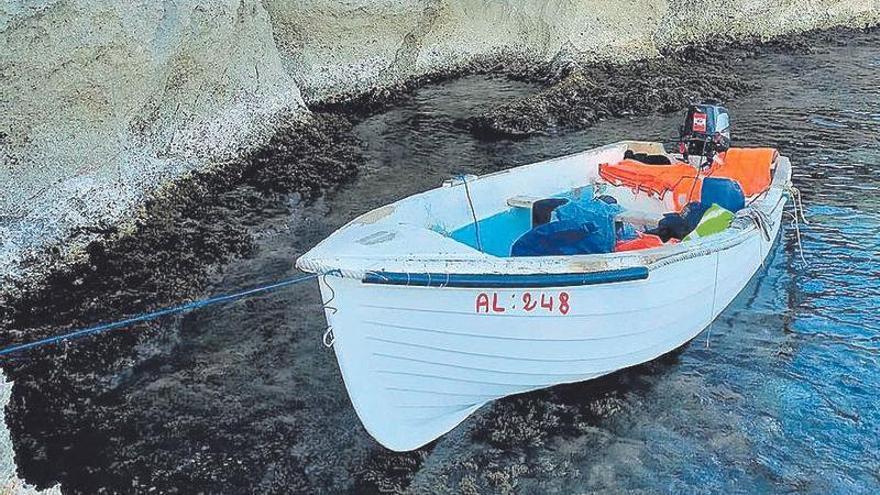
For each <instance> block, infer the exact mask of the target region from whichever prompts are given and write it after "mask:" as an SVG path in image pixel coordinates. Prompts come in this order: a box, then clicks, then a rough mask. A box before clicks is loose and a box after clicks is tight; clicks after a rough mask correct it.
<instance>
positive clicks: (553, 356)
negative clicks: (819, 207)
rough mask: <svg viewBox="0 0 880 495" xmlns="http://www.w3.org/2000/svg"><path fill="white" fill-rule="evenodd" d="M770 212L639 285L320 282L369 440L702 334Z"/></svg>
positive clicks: (754, 256)
mask: <svg viewBox="0 0 880 495" xmlns="http://www.w3.org/2000/svg"><path fill="white" fill-rule="evenodd" d="M768 213H769V220H770V222H769V234H770V236H769V239H768V238H766V237H764V235H762V233H761V232H760V231H759V230H757V229H755V230H752V231H751V233H750V235H748V236H747V237H746V238H745V239H743V240H741V242H738V243H735V244H734V245H731V246H729V247H727V248H724V249H720V250H709V251H706V252H697V253H693V254H692V255H691V256H688V257H686V258H684V259H680V260H677V261H675V262H671V263H668V264H663V265H658V266H655V267H652V268H651V269H650V272H649V273H648V275H647V277H646V278H642V279H635V280H626V279H624V280H623V281H612V282H608V283H596V284H591V285H581V284H571V285H569V284H565V285H560V286H546V284H534V283H529V282H528V281H524V282H522V284H521V285H522V286H520V287H497V286H493V285H492V284H487V285H486V286H485V287H480V286H479V284H474V283H471V284H469V285H470V286H468V287H451V286H449V285H448V284H444V283H440V284H439V286H438V284H437V283H436V282H435V283H433V284H431V283H429V284H422V285H421V286H415V285H406V284H404V285H398V284H394V283H390V281H388V282H389V283H383V280H376V279H373V280H369V281H366V282H365V281H364V280H361V279H357V278H351V277H337V276H326V277H322V278H321V291H322V296H323V298H324V301H325V303H326V304H327V306H328V307H327V309H326V316H327V320H328V323H329V325H330V326H331V327H332V330H333V335H334V344H333V347H334V349H335V352H336V356H337V360H338V362H339V367H340V370H341V372H342V376H343V379H344V381H345V385H346V388H347V390H348V393H349V396H350V397H351V401H352V404H353V405H354V408H355V410H356V411H357V414H358V415H359V417H360V418H361V420H362V422H363V424H364V426H365V427H366V429H367V431H368V432H369V433H370V434H371V435H372V436H373V437H374V438H375V439H376V440H378V441H379V442H380V443H381V444H382V445H384V446H385V447H387V448H389V449H392V450H396V451H406V450H412V449H415V448H418V447H420V446H422V445H424V444H426V443H428V442H430V441H432V440H434V439H436V438H438V437H439V436H441V435H443V434H444V433H446V432H447V431H449V430H451V429H452V428H454V427H455V426H456V425H458V424H459V423H460V422H461V421H463V420H464V419H465V418H467V417H468V416H469V415H470V414H472V413H473V412H474V411H475V410H477V409H478V408H479V407H480V406H482V405H483V404H486V403H487V402H489V401H492V400H494V399H497V398H500V397H504V396H507V395H511V394H517V393H521V392H525V391H529V390H535V389H540V388H544V387H549V386H553V385H557V384H562V383H571V382H579V381H584V380H589V379H592V378H596V377H598V376H602V375H605V374H608V373H611V372H614V371H617V370H620V369H623V368H627V367H630V366H635V365H638V364H641V363H644V362H647V361H650V360H652V359H654V358H656V357H659V356H661V355H663V354H665V353H668V352H670V351H672V350H674V349H676V348H678V347H680V346H681V345H683V344H685V343H686V342H688V341H689V340H691V339H693V338H694V337H696V336H697V335H698V334H699V333H700V332H701V331H702V330H704V329H705V328H706V327H707V326H708V325H709V324H710V323H711V322H712V320H713V319H714V318H715V317H716V316H717V315H718V314H719V313H720V312H721V311H722V310H723V309H724V308H725V307H727V305H728V304H729V303H730V302H731V301H732V300H733V299H734V298H735V297H736V295H737V294H738V293H739V292H740V291H741V290H742V289H743V287H744V286H745V285H746V284H747V283H748V282H749V280H750V279H751V278H752V277H753V276H754V274H755V272H756V271H757V270H758V269H759V268H760V267H761V265H762V263H763V261H764V258H765V257H766V255H767V253H768V252H769V250H770V248H771V246H772V244H773V241H774V240H775V238H776V236H777V234H778V230H779V225H780V222H781V215H782V202H780V203H779V204H777V205H776V208H774V209H773V211H771V212H768ZM441 286H442V287H441Z"/></svg>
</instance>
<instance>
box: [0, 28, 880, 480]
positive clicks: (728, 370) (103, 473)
mask: <svg viewBox="0 0 880 495" xmlns="http://www.w3.org/2000/svg"><path fill="white" fill-rule="evenodd" d="M736 69H737V70H740V71H741V72H740V73H743V74H760V75H761V76H760V79H759V80H758V82H759V83H760V84H761V89H759V90H758V91H756V92H754V93H752V94H750V95H749V96H748V97H746V98H743V99H740V100H736V101H731V102H728V106H729V108H730V110H731V113H732V116H733V126H734V127H733V136H734V142H735V144H736V145H769V146H775V147H777V148H779V149H780V151H781V152H782V153H783V154H785V155H787V156H789V157H791V159H792V162H793V164H794V183H795V185H796V186H797V187H799V188H800V190H801V191H802V192H803V198H804V205H805V207H806V212H807V217H808V220H809V222H810V223H809V225H801V228H800V231H801V236H802V245H803V256H804V258H805V261H806V263H804V262H803V261H802V260H801V258H800V254H799V250H798V243H797V241H796V235H795V229H794V228H793V227H791V226H787V227H786V228H785V229H784V231H783V232H782V234H781V236H780V238H779V239H778V240H777V243H776V245H775V248H774V249H773V252H772V253H771V254H770V256H769V258H768V260H767V263H766V266H765V267H764V269H762V270H760V271H759V273H758V274H757V275H756V276H755V278H754V280H753V281H752V282H751V283H750V284H749V285H748V286H747V287H746V288H745V290H744V291H743V292H742V293H741V294H740V296H739V297H737V298H736V300H735V301H734V302H733V303H732V304H731V306H730V307H728V308H727V309H726V310H725V311H724V312H723V313H722V315H721V316H720V317H719V318H718V319H717V320H716V322H715V323H714V324H713V325H712V327H711V329H710V330H708V331H706V332H703V333H702V334H700V335H699V336H698V337H697V338H696V339H695V340H694V341H692V342H691V343H690V344H688V345H687V346H685V347H684V348H683V349H681V350H679V351H677V352H675V353H672V354H670V355H668V356H665V357H663V358H661V359H659V360H657V361H655V362H653V363H649V364H647V365H643V366H639V367H636V368H633V369H630V370H625V371H622V372H619V373H616V374H614V375H611V376H609V377H606V378H603V379H600V380H597V381H594V382H588V383H584V384H576V385H567V386H562V387H556V388H554V389H550V390H546V391H538V392H534V393H530V394H524V395H521V396H517V397H513V398H508V399H504V400H500V401H497V402H496V403H493V404H490V405H487V406H485V407H483V408H482V409H481V410H480V411H478V413H477V414H475V415H474V417H472V418H470V419H468V420H467V421H465V422H464V423H463V424H462V425H461V426H460V427H458V428H457V429H456V430H454V431H453V432H451V433H450V434H448V435H446V436H444V437H443V438H441V439H440V440H439V441H437V442H435V443H434V444H432V445H430V446H429V447H428V448H426V449H423V450H422V451H420V452H417V453H414V454H391V453H388V452H387V451H384V450H383V449H382V448H381V447H379V446H378V445H377V444H376V443H375V442H374V441H373V440H372V439H370V437H369V436H368V435H367V434H366V432H365V431H364V430H363V428H362V427H361V426H360V423H359V422H358V420H357V418H356V416H355V414H354V411H353V410H352V408H351V405H350V403H349V401H348V398H347V396H346V394H345V390H344V386H343V384H342V381H341V378H340V376H339V372H338V368H337V366H336V363H335V358H334V356H333V354H332V352H331V351H329V350H327V349H325V348H324V347H323V346H322V345H321V343H320V337H321V333H322V332H323V330H324V321H323V316H322V313H321V310H320V301H319V298H318V293H317V285H316V284H315V283H309V284H306V285H303V286H298V287H294V288H292V289H290V290H287V291H283V292H279V293H275V294H270V295H264V296H260V297H257V298H254V299H253V300H249V301H243V302H237V303H234V304H230V305H227V306H224V307H215V308H212V309H208V310H206V311H203V312H198V313H193V314H191V315H187V316H185V317H181V318H174V319H169V320H167V321H166V322H164V323H163V330H162V331H161V332H159V335H158V336H156V337H155V338H154V339H152V340H150V341H148V342H145V343H143V344H141V347H140V348H139V350H138V352H140V353H142V354H149V355H150V356H151V357H150V358H149V359H147V360H145V361H143V362H141V363H140V364H137V365H136V366H134V367H132V368H131V369H128V370H126V371H124V372H121V373H117V374H114V375H108V376H107V377H105V380H104V382H103V383H102V384H101V385H100V387H97V386H96V389H98V388H100V389H101V390H102V393H101V394H100V396H96V397H95V401H96V402H98V403H100V404H101V405H102V407H105V408H107V407H109V410H110V411H112V410H113V408H126V409H128V410H134V411H139V414H138V415H137V417H136V419H135V420H134V421H131V420H127V424H125V425H118V424H116V425H114V424H112V421H113V420H112V414H110V415H108V414H105V413H102V416H101V419H100V421H98V420H96V421H95V425H94V431H91V432H88V433H89V434H90V435H88V434H87V435H85V436H84V437H83V438H85V439H86V441H83V442H76V443H70V444H64V445H61V444H57V445H52V446H51V447H48V448H44V449H40V448H37V447H29V450H27V452H40V453H41V454H40V455H32V456H22V455H21V453H20V454H19V459H17V461H18V463H19V465H20V474H22V475H23V476H25V477H26V478H27V479H29V480H33V481H36V482H39V483H40V484H41V485H46V484H51V483H52V482H54V481H60V482H61V483H62V485H63V487H65V489H66V490H67V491H70V492H85V493H92V492H95V491H97V490H99V489H100V488H102V487H103V488H105V489H107V490H108V491H111V492H119V491H133V492H138V491H147V490H148V489H149V487H150V486H154V487H157V488H158V489H159V491H163V492H164V491H169V490H170V489H172V488H174V487H177V488H178V489H179V490H180V491H181V492H184V493H192V492H198V491H206V492H218V491H221V492H260V493H264V492H279V493H282V492H291V491H308V492H328V493H337V492H341V491H360V492H370V491H375V490H378V489H383V488H389V489H397V490H400V489H408V490H410V491H413V492H420V493H436V492H444V491H445V492H450V493H455V492H459V491H467V490H468V489H470V488H471V487H477V488H479V489H480V490H482V491H488V492H494V491H504V490H513V491H517V492H523V493H547V492H561V493H570V492H590V491H607V490H610V491H626V490H644V491H647V492H749V493H754V492H765V491H775V492H792V491H793V492H815V493H876V492H878V491H880V399H878V390H880V372H878V368H880V315H878V310H880V178H878V177H877V175H876V169H877V168H878V166H880V158H878V157H880V34H878V33H877V31H876V30H875V31H874V32H873V33H869V34H865V35H859V36H857V37H856V39H855V40H853V41H852V43H850V44H849V45H848V46H839V45H832V46H821V47H817V48H816V50H815V51H814V52H813V53H809V54H792V55H782V54H771V55H764V56H762V57H761V58H759V59H755V60H747V61H744V62H736ZM533 90H534V87H533V86H530V85H528V84H525V83H519V82H511V81H508V80H506V79H501V78H492V77H485V76H473V77H465V78H462V79H459V80H455V81H450V82H446V83H442V84H436V85H431V86H428V87H425V88H423V89H421V90H419V91H417V92H416V93H415V94H414V95H413V96H412V98H410V99H408V100H407V101H405V102H403V103H402V104H400V105H398V106H397V107H395V108H393V109H391V110H389V111H386V112H384V113H382V114H379V115H375V116H372V117H369V118H367V119H365V120H364V121H362V122H361V123H359V124H358V125H357V126H356V129H355V131H356V133H357V135H358V136H359V137H360V138H361V139H362V140H363V142H364V143H365V144H364V146H365V154H366V156H367V167H366V169H365V170H363V171H362V173H361V174H360V176H359V177H358V178H357V179H356V180H355V181H353V182H352V183H350V184H347V185H345V186H343V187H342V188H340V189H339V190H338V191H335V192H332V193H329V194H327V195H326V196H324V197H323V198H322V199H320V200H319V201H317V202H316V203H314V204H310V205H307V206H302V205H294V206H293V210H294V214H293V215H288V214H287V212H279V215H278V216H277V217H276V218H274V219H273V220H272V221H269V222H262V223H260V224H257V225H253V230H254V232H255V233H256V235H257V237H258V239H259V249H258V251H257V253H256V254H255V255H254V256H252V257H250V258H247V259H242V260H238V261H235V262H234V263H232V264H230V265H229V266H228V267H226V268H225V269H224V270H223V272H222V273H220V274H218V275H217V278H216V282H215V283H214V286H213V289H214V290H213V292H216V293H221V292H225V291H229V290H233V289H237V288H239V287H243V286H249V285H253V284H255V283H256V282H258V281H266V280H273V279H276V278H280V277H284V276H289V275H292V274H294V273H295V270H293V268H292V263H293V261H294V260H295V259H296V257H297V256H298V255H299V254H301V253H303V252H304V251H306V250H308V249H309V248H310V247H311V246H313V245H314V244H315V243H317V242H318V241H320V240H321V239H322V238H324V237H325V236H327V235H329V234H330V233H331V232H332V231H334V230H335V229H336V228H338V227H340V226H341V225H343V224H344V223H345V222H347V221H348V220H350V219H351V218H353V217H355V216H356V215H358V214H360V213H362V212H365V211H367V210H370V209H373V208H376V207H378V206H381V205H383V204H386V203H388V202H391V201H394V200H396V199H399V198H401V197H403V196H406V195H409V194H412V193H416V192H419V191H423V190H425V189H428V188H431V187H436V186H437V185H439V184H440V183H441V182H442V181H443V180H444V179H446V178H448V177H450V176H453V175H456V174H459V173H486V172H490V171H494V170H498V169H502V168H507V167H512V166H516V165H521V164H526V163H530V162H534V161H538V160H541V159H545V158H550V157H553V156H559V155H563V154H567V153H572V152H577V151H580V150H584V149H588V148H591V147H594V146H598V145H601V144H605V143H608V142H614V141H618V140H622V139H629V138H638V139H644V140H654V139H657V140H670V139H672V138H673V137H674V135H675V133H676V131H677V128H678V125H679V120H680V118H681V116H680V115H679V114H675V115H668V116H653V117H639V118H622V119H613V120H608V121H604V122H602V123H600V124H599V125H597V126H595V127H593V128H590V129H587V130H584V131H577V132H568V133H559V134H554V135H548V136H536V137H532V138H529V139H525V140H521V141H507V140H502V141H495V142H485V141H481V140H479V139H477V138H475V137H474V136H473V135H472V134H470V133H469V132H468V131H467V129H466V128H465V127H464V126H463V125H462V124H461V123H460V122H461V119H464V118H467V117H469V116H471V115H474V114H475V113H476V112H479V111H480V108H482V107H483V106H484V105H488V104H492V103H500V102H504V101H507V100H509V99H511V98H516V97H519V96H522V95H523V94H526V93H528V92H530V91H533ZM693 304H695V305H698V304H704V302H701V301H694V302H693ZM107 390H109V392H107ZM45 414H46V415H50V416H51V415H57V416H59V417H63V411H45ZM52 424H54V425H56V427H58V425H60V426H61V427H63V424H64V422H63V420H56V421H54V422H52ZM230 431H232V432H234V434H232V435H230ZM102 436H103V437H106V438H102ZM45 437H46V439H47V442H51V441H52V439H53V438H55V437H54V436H53V434H52V433H51V432H47V433H46V434H45ZM133 477H136V478H137V480H136V481H133V482H130V481H129V480H130V479H131V478H133Z"/></svg>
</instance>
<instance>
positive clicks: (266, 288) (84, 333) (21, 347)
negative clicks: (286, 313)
mask: <svg viewBox="0 0 880 495" xmlns="http://www.w3.org/2000/svg"><path fill="white" fill-rule="evenodd" d="M319 276H320V274H317V273H315V274H311V275H303V276H301V277H293V278H289V279H285V280H282V281H280V282H276V283H274V284H270V285H263V286H260V287H254V288H253V289H247V290H244V291H241V292H234V293H231V294H224V295H221V296H215V297H210V298H208V299H202V300H200V301H193V302H190V303H186V304H181V305H180V306H172V307H170V308H165V309H160V310H158V311H153V312H150V313H144V314H141V315H138V316H134V317H132V318H126V319H124V320H120V321H116V322H113V323H104V324H101V325H96V326H93V327H89V328H83V329H81V330H76V331H74V332H70V333H66V334H63V335H56V336H54V337H47V338H45V339H41V340H37V341H34V342H28V343H25V344H18V345H13V346H10V347H7V348H5V349H2V350H0V356H5V355H7V354H12V353H14V352H19V351H25V350H28V349H33V348H35V347H43V346H47V345H52V344H58V343H60V342H63V341H66V340H74V339H81V338H83V337H88V336H89V335H94V334H98V333H104V332H109V331H110V330H115V329H117V328H122V327H126V326H128V325H132V324H134V323H140V322H144V321H151V320H155V319H156V318H160V317H162V316H166V315H171V314H175V313H183V312H185V311H191V310H194V309H198V308H203V307H205V306H210V305H212V304H220V303H225V302H230V301H235V300H238V299H242V298H244V297H248V296H253V295H255V294H260V293H263V292H270V291H273V290H277V289H281V288H283V287H288V286H291V285H295V284H298V283H300V282H305V281H307V280H311V279H313V278H318V277H319Z"/></svg>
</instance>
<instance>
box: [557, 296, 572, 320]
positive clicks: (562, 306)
mask: <svg viewBox="0 0 880 495" xmlns="http://www.w3.org/2000/svg"><path fill="white" fill-rule="evenodd" d="M569 309H571V306H569V304H568V292H560V293H559V312H560V313H562V314H564V315H567V314H568V310H569Z"/></svg>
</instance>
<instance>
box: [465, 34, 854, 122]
mask: <svg viewBox="0 0 880 495" xmlns="http://www.w3.org/2000/svg"><path fill="white" fill-rule="evenodd" d="M858 33H859V30H850V29H834V30H825V31H815V32H810V33H803V34H798V35H792V36H788V37H785V38H781V39H775V40H771V41H767V42H762V41H760V40H758V39H753V40H751V41H742V40H739V41H733V40H728V41H723V40H715V41H714V42H713V44H700V45H695V46H688V47H684V48H681V49H677V50H671V51H666V52H664V53H662V54H661V55H660V56H659V57H656V58H649V59H644V60H636V61H632V62H627V63H623V64H612V63H603V64H594V65H590V66H583V65H582V64H579V63H577V62H573V61H567V62H566V61H564V60H557V61H554V63H552V64H550V65H548V66H546V67H544V68H540V67H535V68H532V69H530V70H528V71H525V72H523V73H522V74H521V76H524V77H526V78H528V79H533V80H534V79H537V80H541V81H543V82H545V83H547V84H548V86H547V87H546V88H545V89H544V90H542V91H540V92H538V93H537V94H534V95H531V96H528V97H526V98H523V99H521V100H519V101H514V102H511V103H508V104H505V105H502V106H498V107H495V108H490V109H488V110H487V111H486V112H485V113H483V114H482V115H478V116H474V117H470V118H468V119H465V121H464V125H466V126H468V127H469V128H470V129H471V130H472V131H473V132H474V133H475V134H476V135H478V136H481V137H484V138H487V139H498V138H524V137H528V136H531V135H535V134H544V133H548V132H554V131H564V130H572V129H582V128H584V127H588V126H591V125H593V124H595V123H596V122H599V121H601V120H604V119H608V118H613V117H624V116H632V115H649V114H663V113H669V112H672V111H675V110H680V109H682V108H684V107H686V106H687V105H688V104H689V103H693V102H698V101H702V100H706V99H714V100H718V101H728V100H732V99H734V98H737V97H742V96H744V95H746V94H748V93H749V92H752V91H754V90H756V89H757V88H759V87H760V85H759V81H758V77H756V75H755V74H744V73H738V72H737V71H736V70H731V69H732V68H735V67H737V66H741V64H740V62H741V61H742V60H743V59H746V58H754V57H759V56H760V55H761V54H767V53H781V52H785V53H791V54H794V53H806V52H809V51H810V50H811V47H813V46H815V45H816V43H818V44H826V45H827V44H830V43H845V42H846V41H845V40H847V39H849V38H851V37H852V36H854V35H857V34H858ZM671 137H673V135H672V134H670V138H671Z"/></svg>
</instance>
